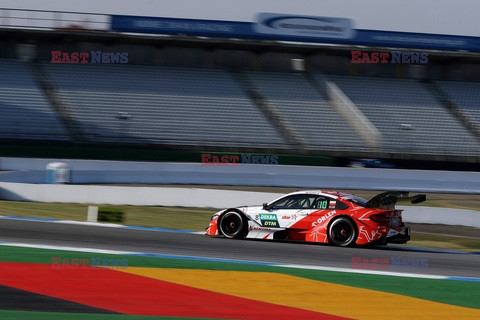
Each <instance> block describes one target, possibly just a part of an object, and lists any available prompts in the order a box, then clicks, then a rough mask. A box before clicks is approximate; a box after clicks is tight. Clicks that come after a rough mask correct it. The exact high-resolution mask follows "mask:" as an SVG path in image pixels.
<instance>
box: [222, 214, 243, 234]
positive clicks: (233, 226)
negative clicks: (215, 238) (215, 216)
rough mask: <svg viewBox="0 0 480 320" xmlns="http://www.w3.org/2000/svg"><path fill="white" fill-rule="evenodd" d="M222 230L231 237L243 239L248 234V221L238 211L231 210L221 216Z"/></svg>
mask: <svg viewBox="0 0 480 320" xmlns="http://www.w3.org/2000/svg"><path fill="white" fill-rule="evenodd" d="M219 225H220V232H221V233H222V234H223V235H224V236H225V237H227V238H230V239H241V238H244V237H245V236H246V230H247V221H246V219H245V218H244V217H243V216H242V215H241V214H240V213H238V212H236V211H229V212H227V213H225V214H224V215H223V216H222V217H221V218H220V223H219Z"/></svg>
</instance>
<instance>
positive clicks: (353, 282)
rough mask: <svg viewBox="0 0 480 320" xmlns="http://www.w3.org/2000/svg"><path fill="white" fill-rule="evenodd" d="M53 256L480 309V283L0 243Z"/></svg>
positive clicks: (13, 252) (9, 254)
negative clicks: (256, 275) (301, 281)
mask: <svg viewBox="0 0 480 320" xmlns="http://www.w3.org/2000/svg"><path fill="white" fill-rule="evenodd" d="M52 257H61V258H62V259H69V261H70V260H71V259H72V258H78V259H91V258H99V257H101V258H104V259H123V258H127V259H128V266H131V267H153V268H180V269H203V270H232V271H259V272H275V273H283V274H288V275H292V276H297V277H303V278H307V279H312V280H319V281H326V282H331V283H336V284H343V285H348V286H353V287H358V288H365V289H372V290H377V291H384V292H390V293H396V294H401V295H405V296H410V297H415V298H420V299H426V300H431V301H436V302H442V303H447V304H452V305H457V306H462V307H468V308H475V309H480V282H469V281H452V280H443V279H421V278H407V277H392V276H384V275H372V274H360V273H346V272H337V271H323V270H308V269H297V268H285V267H274V266H265V265H257V264H242V263H230V262H211V261H198V260H185V259H171V258H158V257H144V256H132V255H114V254H98V253H86V252H73V251H64V250H50V249H37V248H22V247H14V246H0V261H11V262H33V263H51V262H52Z"/></svg>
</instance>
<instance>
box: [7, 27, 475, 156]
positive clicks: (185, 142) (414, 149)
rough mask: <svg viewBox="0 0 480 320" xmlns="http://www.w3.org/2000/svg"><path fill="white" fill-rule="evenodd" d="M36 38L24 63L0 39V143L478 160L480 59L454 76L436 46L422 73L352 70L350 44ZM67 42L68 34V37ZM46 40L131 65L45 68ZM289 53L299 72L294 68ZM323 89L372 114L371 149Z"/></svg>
mask: <svg viewBox="0 0 480 320" xmlns="http://www.w3.org/2000/svg"><path fill="white" fill-rule="evenodd" d="M16 32H20V33H22V31H16ZM41 34H42V36H43V40H41V41H39V42H38V44H37V45H36V47H37V51H36V54H35V55H34V57H33V58H28V59H26V58H25V57H23V56H22V55H21V54H19V53H18V52H16V49H15V48H16V46H18V45H20V44H21V41H18V42H16V41H10V42H9V41H7V40H0V41H1V43H2V45H3V47H4V48H5V50H3V51H2V52H0V74H1V75H2V77H0V125H1V127H0V143H7V142H8V143H12V141H13V143H15V141H22V143H27V142H28V143H30V144H31V145H35V144H37V143H44V142H48V144H49V145H56V143H59V144H61V145H63V146H69V145H71V146H78V145H82V146H100V147H104V146H107V147H108V146H111V147H114V146H123V147H126V148H129V147H132V146H133V147H135V146H142V147H147V148H155V149H159V150H163V149H168V150H213V151H218V152H222V151H234V152H245V151H255V152H265V153H268V152H270V153H271V152H278V153H282V154H291V155H320V156H325V155H326V156H337V157H338V156H340V157H348V158H355V157H376V158H377V157H379V158H388V159H396V158H401V159H411V160H415V159H425V160H429V159H430V160H449V161H456V162H478V160H479V159H480V85H479V84H478V82H477V80H478V79H479V78H480V71H478V62H479V58H478V57H477V56H476V55H473V56H472V55H469V56H468V58H466V62H463V61H462V59H463V54H462V53H458V54H457V58H458V60H459V62H458V64H459V65H461V66H462V67H463V68H465V66H472V70H477V71H473V72H470V73H469V74H468V77H467V76H466V77H465V78H463V79H462V77H458V74H457V75H455V77H454V79H451V77H450V76H449V70H451V69H452V68H453V67H451V66H448V67H445V66H443V65H442V61H443V60H442V59H444V58H443V53H442V52H430V53H431V55H430V57H431V65H429V66H417V67H419V68H418V69H416V70H421V72H420V75H419V74H414V73H412V72H410V71H411V70H410V68H409V67H410V66H396V68H392V67H391V66H378V65H375V66H366V65H362V66H355V68H354V67H352V64H351V63H350V59H349V53H350V50H351V49H352V47H351V46H337V47H322V46H316V45H307V44H301V45H295V44H291V43H281V42H275V44H274V45H272V44H271V43H264V42H262V41H237V40H225V39H223V40H218V39H214V38H213V39H210V38H208V39H202V38H200V39H197V38H195V39H192V38H188V37H181V36H179V37H170V38H168V39H154V40H151V39H145V38H142V37H139V36H138V35H123V36H122V37H120V38H116V39H115V40H114V41H113V40H112V39H111V38H110V34H109V33H108V32H105V33H100V34H95V35H91V34H88V33H82V32H81V31H78V32H77V31H75V32H70V33H69V34H68V35H63V36H61V35H60V36H59V35H58V34H56V33H55V31H51V30H46V31H42V32H41ZM23 36H24V37H28V32H25V33H24V34H23ZM71 37H78V39H77V40H76V41H75V44H74V45H72V43H71ZM52 43H54V44H53V45H52ZM152 44H153V45H152ZM52 48H55V49H56V50H57V49H62V50H64V51H65V50H67V51H68V50H70V51H82V50H83V51H85V50H86V51H88V50H90V49H95V50H104V51H118V52H119V51H125V50H128V52H129V54H130V55H129V57H130V60H129V62H128V64H113V65H105V64H63V63H62V64H52V63H51V62H50V60H51V56H50V51H51V50H52ZM85 48H87V49H85ZM17 51H18V50H17ZM292 59H295V60H297V62H298V60H304V61H305V65H306V67H305V68H304V69H298V68H292V64H291V63H292ZM436 60H438V61H436ZM420 68H421V69H420ZM459 78H460V79H459ZM453 80H455V81H453ZM328 83H332V84H335V85H336V87H338V89H339V91H340V94H341V96H342V97H345V99H347V100H348V104H349V108H350V109H349V110H355V113H354V114H355V115H359V116H362V117H365V118H366V119H368V122H369V123H368V125H369V126H371V129H372V130H374V131H375V132H378V133H379V142H378V144H372V143H369V138H368V134H366V133H365V132H359V128H358V127H356V126H352V123H351V118H350V119H346V117H345V110H347V109H345V110H343V111H342V110H339V108H341V106H338V105H337V104H336V103H334V102H333V100H332V97H331V96H330V95H329V92H328V91H327V90H326V89H325V88H326V87H327V86H328ZM352 108H353V109H352ZM372 139H373V138H372Z"/></svg>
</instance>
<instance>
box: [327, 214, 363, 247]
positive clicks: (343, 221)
mask: <svg viewBox="0 0 480 320" xmlns="http://www.w3.org/2000/svg"><path fill="white" fill-rule="evenodd" d="M357 236H358V232H357V227H356V225H355V223H354V222H353V221H352V220H351V219H349V218H346V217H340V218H338V219H336V220H334V221H333V222H332V223H331V224H330V226H329V227H328V240H329V242H330V243H332V244H333V245H336V246H340V247H348V246H351V245H353V244H355V241H357Z"/></svg>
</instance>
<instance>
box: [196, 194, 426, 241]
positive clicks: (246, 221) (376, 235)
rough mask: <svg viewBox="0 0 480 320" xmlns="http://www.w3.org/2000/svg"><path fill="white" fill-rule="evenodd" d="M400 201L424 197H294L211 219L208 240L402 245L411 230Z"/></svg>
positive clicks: (311, 195) (220, 213)
mask: <svg viewBox="0 0 480 320" xmlns="http://www.w3.org/2000/svg"><path fill="white" fill-rule="evenodd" d="M399 199H405V200H407V199H408V200H410V201H411V203H414V204H416V203H420V202H423V201H425V200H426V196H425V195H424V194H419V195H415V196H412V197H410V196H409V194H408V192H384V193H381V194H379V195H377V196H375V197H373V198H372V199H370V200H368V201H367V200H365V199H363V198H361V197H358V196H356V195H352V194H345V193H341V192H336V191H299V192H294V193H290V194H287V195H285V196H283V197H280V198H278V199H276V200H274V201H272V202H270V203H264V204H263V206H245V207H237V208H229V209H224V210H221V211H219V212H217V213H215V214H214V215H213V216H212V218H211V221H210V225H209V226H208V228H207V232H206V234H207V235H209V236H224V237H227V238H232V239H242V238H251V239H284V240H298V241H307V242H320V243H328V244H332V245H336V246H342V247H345V246H352V245H367V244H386V243H406V242H407V241H408V240H410V229H409V228H407V227H406V226H405V224H404V223H403V221H402V210H398V209H395V204H396V203H397V201H398V200H399Z"/></svg>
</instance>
